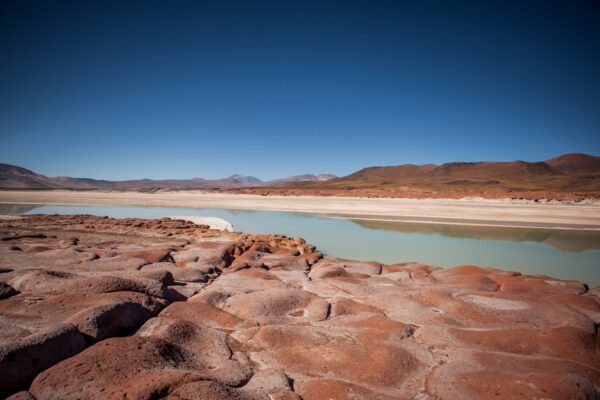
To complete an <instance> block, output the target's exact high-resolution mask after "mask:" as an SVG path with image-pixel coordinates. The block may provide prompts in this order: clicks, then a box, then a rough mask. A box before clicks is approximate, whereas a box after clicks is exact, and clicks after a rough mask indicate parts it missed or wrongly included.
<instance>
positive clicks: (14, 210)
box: [0, 204, 40, 215]
mask: <svg viewBox="0 0 600 400" xmlns="http://www.w3.org/2000/svg"><path fill="white" fill-rule="evenodd" d="M39 207H40V206H39V205H35V204H0V214H9V215H15V214H17V215H18V214H25V213H26V212H28V211H31V210H35V209H36V208H39Z"/></svg>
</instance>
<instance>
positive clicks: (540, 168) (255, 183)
mask: <svg viewBox="0 0 600 400" xmlns="http://www.w3.org/2000/svg"><path fill="white" fill-rule="evenodd" d="M0 188H2V189H36V190H40V189H42V190H43V189H76V190H91V191H95V190H124V191H132V190H136V191H145V192H148V191H150V192H156V191H170V190H197V189H204V190H212V191H216V192H226V193H238V194H239V193H242V194H258V195H263V196H269V195H282V196H337V197H391V198H413V199H424V198H438V199H442V198H443V199H448V198H450V199H460V198H464V197H481V198H486V199H506V198H507V199H528V200H536V201H540V200H542V201H544V200H568V201H581V200H585V199H599V198H600V157H597V156H591V155H587V154H565V155H562V156H559V157H555V158H552V159H549V160H546V161H539V162H526V161H512V162H487V161H485V162H452V163H445V164H441V165H436V164H425V165H413V164H403V165H397V166H388V167H369V168H364V169H362V170H360V171H358V172H355V173H353V174H350V175H347V176H344V177H341V178H338V177H336V176H335V175H331V174H319V175H311V174H304V175H296V176H292V177H288V178H282V179H275V180H270V181H261V180H260V179H257V178H255V177H252V176H243V175H233V176H231V177H229V178H224V179H213V180H208V179H203V178H193V179H165V180H152V179H137V180H127V181H109V180H98V179H89V178H71V177H47V176H44V175H41V174H38V173H35V172H33V171H30V170H27V169H25V168H21V167H17V166H13V165H8V164H0Z"/></svg>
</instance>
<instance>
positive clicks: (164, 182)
mask: <svg viewBox="0 0 600 400" xmlns="http://www.w3.org/2000/svg"><path fill="white" fill-rule="evenodd" d="M333 176H334V175H327V174H322V175H297V176H293V177H289V178H283V179H278V180H276V181H271V182H268V183H265V182H263V181H261V180H260V179H258V178H255V177H253V176H244V175H238V174H236V175H232V176H230V177H228V178H223V179H212V180H210V179H203V178H193V179H161V180H154V179H135V180H126V181H108V180H98V179H90V178H71V177H66V176H59V177H47V176H44V175H41V174H38V173H35V172H33V171H30V170H28V169H25V168H22V167H18V166H15V165H9V164H1V163H0V188H2V189H108V190H150V189H159V188H164V189H232V188H246V187H257V186H263V185H266V184H271V183H273V182H279V183H283V182H297V181H302V180H325V179H328V178H330V177H333Z"/></svg>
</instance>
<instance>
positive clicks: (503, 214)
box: [0, 190, 600, 230]
mask: <svg viewBox="0 0 600 400" xmlns="http://www.w3.org/2000/svg"><path fill="white" fill-rule="evenodd" d="M0 203H4V204H64V205H97V206H111V205H112V206H146V207H187V208H224V209H240V210H262V211H287V212H304V213H315V214H326V215H330V216H340V217H347V218H353V219H371V220H381V221H402V222H418V223H436V224H452V225H481V226H509V227H524V228H525V227H526V228H545V229H548V228H556V229H578V230H579V229H581V230H600V205H598V204H565V203H559V204H535V203H533V202H517V201H511V200H508V199H506V200H502V199H499V200H487V199H485V200H484V199H397V198H360V197H329V196H328V197H321V196H261V195H252V194H229V193H216V192H206V191H172V192H159V193H141V192H112V191H105V192H103V191H69V190H48V191H41V190H40V191H27V190H22V191H19V190H14V191H12V190H3V191H0Z"/></svg>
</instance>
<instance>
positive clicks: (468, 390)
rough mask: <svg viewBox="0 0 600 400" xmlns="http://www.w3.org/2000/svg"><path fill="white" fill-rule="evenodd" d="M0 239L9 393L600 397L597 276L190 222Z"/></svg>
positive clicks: (72, 225) (11, 232)
mask: <svg viewBox="0 0 600 400" xmlns="http://www.w3.org/2000/svg"><path fill="white" fill-rule="evenodd" d="M0 239H1V240H0V267H1V269H0V280H1V281H2V283H0V298H1V299H2V300H0V371H2V379H1V380H0V396H11V397H9V398H11V399H12V400H15V399H38V400H44V399H64V400H67V399H115V398H128V399H159V398H165V399H173V400H182V399H249V400H255V399H265V400H266V399H305V400H309V399H482V398H491V397H494V398H503V399H532V398H536V399H542V398H544V399H546V398H552V399H566V398H569V399H591V398H598V397H599V396H600V392H599V389H598V388H600V338H599V334H600V330H599V329H598V326H599V323H600V287H596V288H591V289H590V288H588V287H587V286H586V285H585V284H583V283H580V282H575V281H561V280H557V279H554V278H552V277H547V276H527V275H521V274H519V273H518V272H506V271H500V270H495V269H487V268H479V267H476V266H460V267H455V268H450V269H440V268H437V267H434V266H429V265H423V264H418V263H401V264H394V265H382V264H380V263H376V262H359V261H352V260H343V259H336V258H325V259H323V258H321V255H320V254H319V253H318V252H317V249H316V248H315V247H314V246H312V245H310V244H306V243H305V242H304V241H303V240H302V239H300V238H295V239H291V238H286V237H282V236H277V235H273V236H272V235H262V236H257V235H247V234H243V233H232V232H224V231H214V230H210V229H207V228H206V227H205V226H198V225H194V224H192V223H190V222H186V221H183V220H169V219H162V220H139V219H118V220H115V219H110V218H102V217H91V216H78V215H75V216H59V215H55V216H51V215H46V216H41V215H39V216H26V217H5V218H3V219H0ZM398 261H401V260H398Z"/></svg>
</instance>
